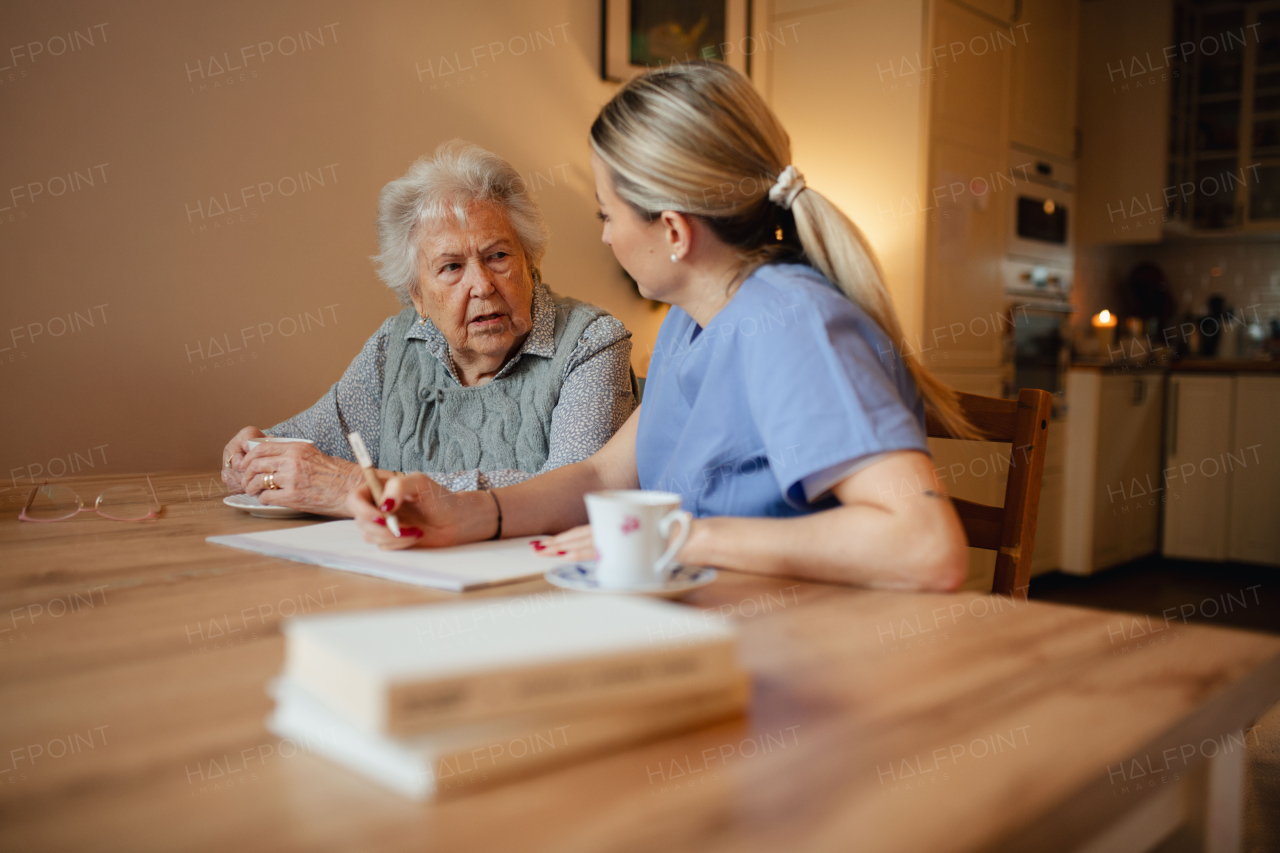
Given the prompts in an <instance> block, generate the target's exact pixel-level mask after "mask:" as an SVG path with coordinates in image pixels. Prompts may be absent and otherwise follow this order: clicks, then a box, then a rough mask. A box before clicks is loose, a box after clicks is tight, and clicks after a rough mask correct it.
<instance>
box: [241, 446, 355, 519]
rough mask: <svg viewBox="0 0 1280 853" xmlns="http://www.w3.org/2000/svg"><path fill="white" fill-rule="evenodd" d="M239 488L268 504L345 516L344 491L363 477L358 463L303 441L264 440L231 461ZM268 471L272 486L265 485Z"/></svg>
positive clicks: (349, 489) (348, 490) (345, 494)
mask: <svg viewBox="0 0 1280 853" xmlns="http://www.w3.org/2000/svg"><path fill="white" fill-rule="evenodd" d="M233 468H238V469H239V471H240V487H241V488H242V489H243V490H244V492H245V494H249V495H254V496H256V497H257V498H258V500H259V501H261V502H262V503H264V504H266V505H267V506H287V507H289V508H290V509H298V510H302V511H304V512H314V513H319V514H321V515H346V514H347V511H346V503H347V493H348V492H350V491H351V490H352V489H353V488H354V487H355V486H356V485H357V484H358V483H360V482H361V481H362V479H363V475H362V474H361V473H360V466H359V465H356V464H355V463H354V462H348V461H346V460H345V459H337V458H335V457H333V456H328V455H326V454H324V453H322V452H320V451H319V450H317V449H316V448H315V446H314V445H311V444H305V443H303V442H288V443H274V442H265V443H263V444H259V445H258V446H257V447H255V448H254V449H253V450H250V451H249V452H248V453H247V454H246V455H245V456H244V458H243V459H242V460H241V461H240V462H238V463H234V464H233ZM268 474H270V475H271V478H272V483H273V484H274V485H275V488H274V489H269V488H267V485H266V476H267V475H268Z"/></svg>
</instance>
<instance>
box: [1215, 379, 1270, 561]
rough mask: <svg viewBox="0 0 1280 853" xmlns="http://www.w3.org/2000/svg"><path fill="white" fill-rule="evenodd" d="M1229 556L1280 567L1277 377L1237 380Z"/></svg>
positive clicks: (1229, 463)
mask: <svg viewBox="0 0 1280 853" xmlns="http://www.w3.org/2000/svg"><path fill="white" fill-rule="evenodd" d="M1235 418H1236V424H1235V440H1234V441H1233V442H1231V448H1230V450H1229V451H1228V455H1227V458H1226V459H1224V460H1223V462H1224V463H1225V465H1226V467H1227V468H1228V469H1229V470H1230V475H1229V476H1230V478H1231V526H1230V530H1231V535H1230V537H1229V539H1228V545H1227V556H1228V557H1229V558H1230V559H1232V560H1242V561H1244V562H1249V563H1269V564H1271V565H1280V376H1247V375H1240V376H1237V377H1236V406H1235Z"/></svg>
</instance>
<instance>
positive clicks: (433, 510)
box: [347, 474, 460, 550]
mask: <svg viewBox="0 0 1280 853" xmlns="http://www.w3.org/2000/svg"><path fill="white" fill-rule="evenodd" d="M380 509H381V511H379V508H376V507H374V505H373V496H372V495H371V494H370V492H369V486H368V485H367V484H366V483H364V482H363V481H362V482H361V484H360V486H359V487H358V488H355V489H352V490H351V492H350V493H349V494H348V496H347V511H348V512H350V513H351V515H352V516H353V517H354V518H355V520H356V525H357V526H358V527H359V528H360V532H361V533H362V534H363V535H364V541H366V542H372V543H373V544H374V545H377V546H378V547H379V548H384V549H387V550H396V549H402V548H412V547H414V546H415V545H422V546H425V547H428V548H441V547H444V546H446V545H456V544H458V542H459V535H458V534H459V527H460V525H459V517H458V501H457V500H456V499H455V498H454V496H453V495H452V494H450V492H449V490H448V489H446V488H445V487H444V486H441V485H440V484H439V483H437V482H436V481H435V480H432V479H431V478H430V477H428V476H427V475H425V474H406V475H404V476H403V477H392V478H391V479H390V480H388V481H387V482H386V483H385V484H384V485H383V487H382V506H381V508H380ZM383 512H394V513H395V515H396V519H397V520H398V521H399V523H400V535H399V536H398V537H397V536H395V535H394V534H393V533H392V532H391V530H390V529H389V528H388V527H387V522H386V519H384V518H383Z"/></svg>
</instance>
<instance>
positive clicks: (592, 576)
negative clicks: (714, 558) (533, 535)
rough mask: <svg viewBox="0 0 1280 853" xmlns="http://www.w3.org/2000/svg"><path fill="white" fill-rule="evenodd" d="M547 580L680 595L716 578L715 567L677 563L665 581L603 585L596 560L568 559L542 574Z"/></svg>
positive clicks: (565, 585)
mask: <svg viewBox="0 0 1280 853" xmlns="http://www.w3.org/2000/svg"><path fill="white" fill-rule="evenodd" d="M543 577H545V578H546V579H547V582H548V583H550V584H551V585H553V586H558V587H560V588H561V589H571V590H574V591H575V592H598V593H604V594H607V595H650V596H653V597H654V598H679V597H680V596H682V595H684V594H685V593H687V592H689V591H691V590H695V589H698V588H700V587H704V586H706V585H707V584H709V583H711V582H712V581H714V580H715V579H716V570H715V569H708V568H706V567H704V566H679V565H678V566H676V567H675V568H674V569H672V570H671V571H670V573H669V574H668V576H667V581H666V583H660V584H652V585H646V586H638V587H628V588H626V589H604V588H602V587H601V586H600V583H599V582H598V581H597V580H596V564H595V562H594V561H590V562H582V563H569V564H567V565H563V566H556V567H555V568H554V569H552V570H551V571H549V572H547V573H546V574H545V575H543Z"/></svg>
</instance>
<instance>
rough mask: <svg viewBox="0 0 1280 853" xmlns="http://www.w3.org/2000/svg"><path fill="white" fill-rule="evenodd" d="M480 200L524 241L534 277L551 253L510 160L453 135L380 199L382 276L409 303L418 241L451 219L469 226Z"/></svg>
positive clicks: (376, 259) (379, 261)
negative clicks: (494, 209)
mask: <svg viewBox="0 0 1280 853" xmlns="http://www.w3.org/2000/svg"><path fill="white" fill-rule="evenodd" d="M476 202H487V203H489V204H493V205H495V206H496V207H497V208H498V209H499V210H501V211H502V212H503V214H504V215H505V216H506V217H507V221H508V222H509V223H511V228H512V230H514V231H515V232H516V239H518V240H519V241H520V248H521V249H522V250H523V252H524V255H525V260H526V262H527V263H528V266H529V271H530V273H531V275H532V276H533V279H534V281H535V282H536V281H539V280H540V279H541V273H540V272H539V266H540V265H541V263H542V257H543V255H545V254H546V251H547V239H548V233H547V223H546V220H545V219H543V217H542V211H541V210H540V209H539V207H538V203H537V202H536V201H534V200H533V197H532V196H531V195H529V190H528V187H527V186H526V185H525V181H524V179H523V178H521V177H520V173H519V172H517V171H516V170H515V169H514V168H512V166H511V164H510V163H508V162H507V161H506V160H503V159H502V158H501V157H499V156H498V155H497V154H494V153H492V152H490V151H486V150H484V149H483V148H481V147H480V146H478V145H472V144H471V143H469V142H463V141H462V140H461V139H454V140H451V141H449V142H445V143H442V144H441V145H440V146H439V147H438V148H436V150H435V153H434V154H432V155H431V157H421V158H419V159H418V161H417V162H415V163H414V164H413V165H412V166H410V167H409V171H408V172H406V173H405V174H404V176H403V177H400V178H396V179H395V180H394V181H391V182H390V183H389V184H387V185H386V186H385V187H383V188H382V193H381V195H380V196H379V197H378V249H379V253H378V254H377V255H375V256H374V257H373V260H374V262H375V263H376V264H377V266H378V276H379V277H380V278H381V279H382V280H383V281H384V282H386V284H387V286H388V287H390V288H391V289H392V290H394V291H395V292H396V295H397V296H398V297H400V302H401V303H402V304H404V305H410V304H412V300H411V299H410V298H409V296H410V294H411V293H412V292H413V290H414V288H415V287H417V285H418V244H419V241H420V240H421V238H422V235H423V233H425V232H430V231H431V230H432V229H433V228H436V227H439V226H441V225H444V224H446V223H448V224H457V225H460V226H462V227H465V226H466V224H467V209H468V208H469V207H471V205H473V204H475V203H476Z"/></svg>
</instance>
